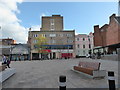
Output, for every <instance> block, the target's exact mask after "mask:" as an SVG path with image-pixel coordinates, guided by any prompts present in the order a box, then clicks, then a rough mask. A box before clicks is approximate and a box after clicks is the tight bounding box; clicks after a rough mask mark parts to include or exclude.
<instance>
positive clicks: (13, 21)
mask: <svg viewBox="0 0 120 90" xmlns="http://www.w3.org/2000/svg"><path fill="white" fill-rule="evenodd" d="M7 1H8V0H7ZM10 1H11V0H9V1H8V2H10ZM0 13H2V17H0V24H1V25H2V37H3V38H5V37H11V38H13V39H15V40H16V41H17V42H21V43H26V41H27V38H28V28H29V27H31V28H32V30H34V31H35V30H37V31H39V28H40V26H41V17H42V16H52V15H58V14H59V15H62V16H63V18H64V30H73V29H75V32H76V34H83V33H85V34H89V33H90V32H94V29H93V26H94V25H100V26H103V25H104V24H107V23H109V16H111V15H112V14H113V13H115V14H116V15H117V14H118V3H117V2H23V1H22V0H14V1H13V2H10V3H7V2H5V0H2V3H1V2H0Z"/></svg>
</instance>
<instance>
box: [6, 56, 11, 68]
mask: <svg viewBox="0 0 120 90" xmlns="http://www.w3.org/2000/svg"><path fill="white" fill-rule="evenodd" d="M10 62H11V61H10V59H9V58H8V57H7V58H6V64H7V67H8V68H10Z"/></svg>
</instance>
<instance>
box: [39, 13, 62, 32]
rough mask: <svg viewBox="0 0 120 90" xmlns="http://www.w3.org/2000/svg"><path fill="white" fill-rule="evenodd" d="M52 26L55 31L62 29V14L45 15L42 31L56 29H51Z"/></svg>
mask: <svg viewBox="0 0 120 90" xmlns="http://www.w3.org/2000/svg"><path fill="white" fill-rule="evenodd" d="M52 27H53V28H54V30H55V31H62V30H63V17H62V16H60V15H52V16H43V17H42V27H41V31H49V30H50V31H54V30H51V28H52Z"/></svg>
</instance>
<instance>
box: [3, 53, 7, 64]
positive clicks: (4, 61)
mask: <svg viewBox="0 0 120 90" xmlns="http://www.w3.org/2000/svg"><path fill="white" fill-rule="evenodd" d="M6 63H7V60H6V56H5V55H3V57H2V64H6Z"/></svg>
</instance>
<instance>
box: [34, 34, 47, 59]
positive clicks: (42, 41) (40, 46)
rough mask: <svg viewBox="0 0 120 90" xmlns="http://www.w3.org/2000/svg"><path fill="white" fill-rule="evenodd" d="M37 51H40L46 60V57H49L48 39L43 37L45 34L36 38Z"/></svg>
mask: <svg viewBox="0 0 120 90" xmlns="http://www.w3.org/2000/svg"><path fill="white" fill-rule="evenodd" d="M36 41H37V42H36V44H35V47H36V50H37V51H38V53H41V55H42V57H43V58H45V56H47V54H48V52H47V51H46V48H47V47H46V46H45V45H47V44H48V43H47V41H48V40H47V38H46V37H44V36H43V34H40V35H39V36H38V37H36Z"/></svg>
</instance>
